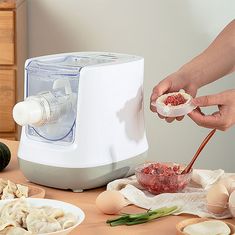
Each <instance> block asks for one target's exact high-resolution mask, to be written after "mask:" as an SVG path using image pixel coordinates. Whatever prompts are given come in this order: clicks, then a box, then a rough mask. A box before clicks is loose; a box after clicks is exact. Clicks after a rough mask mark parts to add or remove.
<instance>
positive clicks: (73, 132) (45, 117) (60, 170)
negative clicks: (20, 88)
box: [13, 52, 148, 191]
mask: <svg viewBox="0 0 235 235" xmlns="http://www.w3.org/2000/svg"><path fill="white" fill-rule="evenodd" d="M143 73H144V59H143V58H141V57H138V56H132V55H125V54H117V53H103V52H78V53H66V54H56V55H49V56H42V57H37V58H32V59H28V60H27V61H26V63H25V86H24V95H25V97H24V98H25V99H24V101H22V102H20V103H18V104H16V105H15V107H14V109H13V117H14V120H15V121H16V122H17V123H18V124H19V125H21V126H23V127H22V133H21V139H20V145H19V150H18V160H19V165H20V168H21V170H22V171H23V173H24V175H25V176H26V178H28V179H29V180H30V181H31V182H35V183H38V184H41V185H46V186H50V187H55V188H61V189H72V190H73V191H82V190H84V189H90V188H94V187H99V186H102V185H105V184H106V183H108V182H110V181H112V180H114V179H117V178H122V177H127V176H129V175H131V174H133V173H134V168H135V167H136V165H138V164H140V163H143V161H144V160H145V157H146V152H147V149H148V143H147V140H146V135H145V126H144V113H143Z"/></svg>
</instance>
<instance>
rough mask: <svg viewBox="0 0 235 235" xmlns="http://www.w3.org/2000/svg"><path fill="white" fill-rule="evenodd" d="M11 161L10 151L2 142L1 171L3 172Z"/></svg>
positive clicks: (0, 154)
mask: <svg viewBox="0 0 235 235" xmlns="http://www.w3.org/2000/svg"><path fill="white" fill-rule="evenodd" d="M10 160H11V152H10V149H9V148H8V147H7V146H6V145H5V144H4V143H2V142H0V171H2V170H3V169H4V168H5V167H6V166H7V165H8V164H9V162H10Z"/></svg>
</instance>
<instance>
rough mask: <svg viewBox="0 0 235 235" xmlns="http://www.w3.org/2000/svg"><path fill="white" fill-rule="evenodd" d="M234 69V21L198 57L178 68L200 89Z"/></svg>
mask: <svg viewBox="0 0 235 235" xmlns="http://www.w3.org/2000/svg"><path fill="white" fill-rule="evenodd" d="M234 69H235V20H233V21H232V22H231V23H230V24H228V25H227V26H226V27H225V28H224V30H223V31H222V32H221V33H220V34H219V35H218V36H217V38H216V39H215V40H214V41H213V42H212V44H211V45H210V46H209V47H208V48H207V49H206V50H205V51H204V52H202V53H201V54H200V55H198V56H197V57H195V58H194V59H193V60H191V61H190V62H189V63H187V64H185V65H184V66H183V67H181V68H180V70H179V72H180V73H182V74H183V75H184V77H185V79H190V80H191V81H190V82H192V83H194V85H195V86H197V87H198V88H199V87H202V86H204V85H206V84H208V83H211V82H213V81H215V80H217V79H219V78H221V77H223V76H224V75H226V74H229V73H231V72H232V71H234Z"/></svg>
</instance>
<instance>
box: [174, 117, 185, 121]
mask: <svg viewBox="0 0 235 235" xmlns="http://www.w3.org/2000/svg"><path fill="white" fill-rule="evenodd" d="M175 119H176V120H177V121H182V120H183V119H184V116H180V117H176V118H175Z"/></svg>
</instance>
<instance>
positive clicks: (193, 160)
mask: <svg viewBox="0 0 235 235" xmlns="http://www.w3.org/2000/svg"><path fill="white" fill-rule="evenodd" d="M215 132H216V129H213V130H212V131H211V132H210V133H209V134H208V135H207V137H206V138H205V139H204V140H203V142H202V143H201V145H200V146H199V148H198V150H197V152H196V153H195V155H194V156H193V158H192V160H191V162H190V163H189V164H188V165H187V166H186V168H185V169H184V170H183V171H182V172H181V173H180V174H181V175H182V174H187V173H188V172H189V171H190V170H191V168H192V166H193V164H194V162H195V161H196V159H197V157H198V156H199V154H200V153H201V151H202V150H203V149H204V147H205V146H206V144H207V143H208V141H209V140H210V138H211V137H212V136H213V135H214V134H215Z"/></svg>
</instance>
